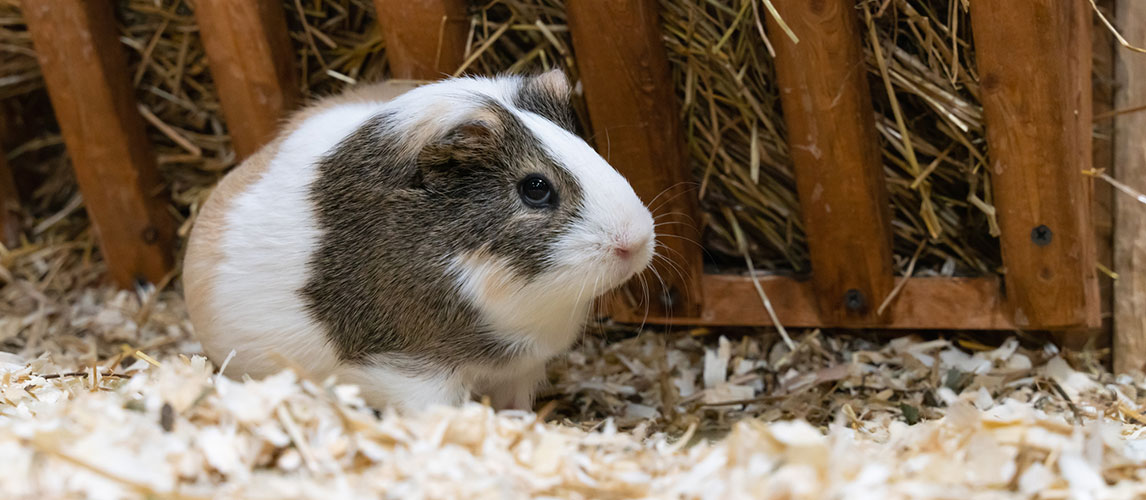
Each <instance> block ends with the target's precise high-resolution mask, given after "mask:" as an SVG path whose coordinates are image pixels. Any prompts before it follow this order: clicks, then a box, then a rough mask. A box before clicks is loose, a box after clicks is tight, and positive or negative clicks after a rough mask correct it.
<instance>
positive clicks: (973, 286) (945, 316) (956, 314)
mask: <svg viewBox="0 0 1146 500" xmlns="http://www.w3.org/2000/svg"><path fill="white" fill-rule="evenodd" d="M759 279H760V285H761V288H763V289H764V292H765V294H767V295H768V299H769V300H770V301H771V302H772V305H773V307H775V309H776V315H777V317H778V318H779V319H780V323H781V324H783V325H784V326H787V327H797V328H831V327H854V326H857V323H856V321H854V320H848V319H846V318H845V319H844V321H841V320H840V318H837V317H832V316H825V315H822V314H821V312H820V308H819V305H818V300H817V295H818V293H817V292H816V289H815V286H814V285H813V284H812V282H811V281H807V280H800V279H796V278H791V277H786V276H761V277H760V278H759ZM901 279H902V278H901ZM1000 289H1001V286H1000V283H999V280H998V279H997V278H990V277H985V278H910V279H908V282H907V283H905V284H904V286H903V288H902V289H901V290H900V292H899V295H898V298H899V300H896V301H894V302H892V303H891V305H890V306H889V309H890V312H889V314H887V318H888V319H887V320H886V321H881V320H876V319H872V320H870V322H868V323H863V322H860V323H858V326H863V327H877V328H890V329H919V330H948V329H961V330H1009V329H1013V328H1014V327H1015V325H1014V323H1013V322H1012V321H1011V315H1010V314H1009V313H1008V312H1007V311H1006V309H1005V308H1004V306H1003V298H1002V296H1001V295H1000V293H999V290H1000ZM701 291H702V293H703V294H704V297H705V302H704V305H705V307H704V312H703V314H702V315H701V316H700V317H699V318H676V317H665V316H658V315H656V314H650V315H649V316H648V317H646V316H645V315H644V311H643V310H636V311H634V310H633V309H632V308H631V307H629V305H628V304H626V303H624V302H623V300H624V299H621V298H617V299H615V300H614V301H613V302H612V303H611V304H609V306H610V307H608V308H607V309H606V314H608V315H610V316H611V317H612V318H613V319H614V320H616V321H619V322H622V323H634V322H635V323H639V322H648V323H652V324H668V325H697V326H769V325H772V324H773V323H772V320H771V318H770V317H769V316H768V313H767V311H766V310H765V309H764V306H763V305H762V303H761V301H760V297H759V295H758V294H757V292H756V288H755V286H754V285H753V283H752V279H751V278H748V277H744V276H734V275H721V274H706V275H704V276H703V277H702V278H701Z"/></svg>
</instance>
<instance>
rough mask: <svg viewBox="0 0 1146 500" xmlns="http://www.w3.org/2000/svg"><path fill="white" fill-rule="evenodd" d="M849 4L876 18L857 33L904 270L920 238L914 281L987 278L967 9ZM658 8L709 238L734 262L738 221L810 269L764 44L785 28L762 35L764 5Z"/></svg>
mask: <svg viewBox="0 0 1146 500" xmlns="http://www.w3.org/2000/svg"><path fill="white" fill-rule="evenodd" d="M857 4H858V7H857V8H858V9H859V10H860V11H864V10H866V11H868V13H869V15H870V17H871V19H870V21H869V23H867V24H866V26H864V27H863V30H862V31H863V34H864V36H865V46H864V49H865V54H866V55H867V62H868V70H869V72H870V74H871V78H870V80H871V88H872V94H873V98H874V99H875V104H876V109H877V129H878V131H879V134H880V136H881V149H882V152H883V159H884V171H885V174H886V176H887V180H888V187H889V189H890V193H891V201H892V204H893V207H894V209H893V216H894V230H895V251H896V255H897V259H898V261H899V262H898V263H899V266H900V271H901V272H902V269H903V267H905V266H906V263H907V260H908V259H907V257H910V256H911V255H913V254H914V253H915V252H916V249H917V248H919V247H920V246H921V245H924V242H925V241H926V246H925V248H924V249H923V250H922V253H921V257H920V258H919V263H918V266H917V267H918V268H920V269H922V270H923V271H924V272H923V273H921V274H932V273H935V272H939V273H941V274H947V275H950V274H954V273H959V274H966V273H989V272H993V271H994V270H995V267H997V265H998V262H999V256H998V243H997V241H995V240H994V238H992V237H991V232H993V231H994V229H993V228H994V226H993V224H994V222H993V220H994V209H993V207H992V206H991V205H990V194H989V193H990V192H989V185H988V182H989V177H988V175H987V172H986V170H985V169H984V168H983V163H984V158H985V155H986V152H985V144H984V140H983V127H982V116H981V114H982V111H981V108H980V106H979V104H978V98H977V89H978V83H977V77H976V76H975V66H974V60H973V59H972V57H973V51H972V50H970V30H969V26H968V19H967V17H968V16H967V13H966V10H965V9H966V5H965V3H961V2H947V1H944V0H938V1H937V0H895V1H890V2H880V3H871V2H866V1H860V2H857ZM661 6H662V12H664V23H665V33H666V42H667V47H668V49H669V54H670V60H671V62H672V65H673V70H674V77H675V80H676V86H677V89H678V93H679V94H680V95H681V102H682V104H683V108H684V109H683V115H684V118H685V120H686V126H687V131H688V140H689V148H690V152H691V154H692V158H693V164H694V165H695V171H696V177H697V178H698V179H700V187H699V190H700V197H701V200H702V203H703V204H704V206H705V207H706V210H707V213H708V215H709V219H708V224H709V226H708V227H709V229H710V230H711V233H710V234H709V237H708V238H707V239H706V244H708V245H709V246H710V247H712V248H714V249H717V250H719V251H720V252H721V253H723V254H725V255H728V256H737V255H738V254H739V252H738V251H737V250H736V249H737V248H738V245H737V241H736V238H735V236H734V233H733V229H732V226H731V221H729V220H728V217H735V218H736V223H737V225H738V226H739V227H741V228H744V231H745V232H746V234H747V236H748V239H749V241H750V252H751V253H752V254H753V257H754V260H756V261H757V262H762V263H764V264H765V265H768V266H769V267H773V268H780V269H796V270H803V271H806V270H808V267H807V266H808V257H807V247H806V242H805V240H804V233H803V229H802V224H801V221H800V218H799V203H798V200H797V198H796V194H795V183H794V180H793V177H792V165H791V159H790V158H789V156H788V146H787V143H786V140H785V126H784V123H783V119H782V114H781V110H780V105H779V89H778V88H777V87H776V85H775V83H774V82H775V76H774V71H775V70H774V68H773V65H772V55H771V54H770V43H771V42H770V41H769V38H772V37H777V36H784V34H783V33H766V31H765V28H764V24H765V23H764V19H765V16H766V15H767V11H766V10H765V9H764V8H763V6H762V5H759V2H752V1H748V0H741V1H736V2H730V3H718V2H706V1H701V0H695V1H694V0H684V1H678V0H663V1H662V2H661ZM876 9H878V10H876ZM857 15H858V14H857ZM861 17H862V16H861ZM873 39H875V40H878V44H873V43H872V40H873ZM877 53H878V54H879V58H877V57H876V54H877ZM885 82H890V84H891V88H892V89H893V90H894V99H895V101H894V102H895V103H896V105H897V106H892V102H893V101H892V97H890V95H889V93H888V92H887V90H886V89H885V86H884V83H885ZM897 115H898V117H902V119H903V122H902V123H903V125H900V124H899V123H897V120H896V118H897ZM727 208H732V210H727Z"/></svg>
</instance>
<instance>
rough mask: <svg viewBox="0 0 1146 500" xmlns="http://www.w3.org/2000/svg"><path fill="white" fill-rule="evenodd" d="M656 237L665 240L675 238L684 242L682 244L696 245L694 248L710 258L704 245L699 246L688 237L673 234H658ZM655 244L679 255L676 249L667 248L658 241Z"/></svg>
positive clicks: (697, 242) (698, 243)
mask: <svg viewBox="0 0 1146 500" xmlns="http://www.w3.org/2000/svg"><path fill="white" fill-rule="evenodd" d="M657 236H662V237H665V238H676V239H678V240H681V241H684V242H686V243H690V244H693V245H696V247H697V248H699V249H700V250H701V251H702V252H704V253H705V255H708V256H709V257H711V256H712V254H711V253H709V252H708V249H707V248H704V245H701V244H700V242H699V241H696V240H694V239H692V238H689V237H687V236H679V235H675V234H658V235H657ZM657 244H658V245H662V246H664V247H665V248H668V249H670V250H672V251H674V252H677V253H678V254H679V253H680V251H679V250H677V249H675V248H672V247H670V246H667V245H665V244H664V243H663V242H659V241H658V242H657Z"/></svg>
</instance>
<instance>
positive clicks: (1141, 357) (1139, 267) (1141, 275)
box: [1114, 1, 1146, 373]
mask: <svg viewBox="0 0 1146 500" xmlns="http://www.w3.org/2000/svg"><path fill="white" fill-rule="evenodd" d="M1117 9H1118V14H1117V20H1118V21H1117V22H1118V27H1119V29H1121V30H1122V35H1123V36H1124V37H1125V38H1126V39H1128V40H1131V41H1133V43H1136V44H1138V45H1142V44H1143V43H1146V2H1135V1H1119V2H1117ZM1117 57H1118V69H1117V71H1118V76H1117V80H1118V84H1117V86H1116V88H1117V92H1116V95H1115V108H1116V109H1125V108H1132V107H1135V106H1142V105H1146V84H1143V82H1146V55H1143V54H1139V53H1135V52H1131V51H1128V50H1122V49H1120V50H1119V51H1118V53H1117ZM1143 138H1146V113H1141V112H1139V113H1126V114H1122V115H1119V116H1118V117H1117V118H1116V119H1115V124H1114V149H1115V151H1114V158H1115V162H1116V163H1115V167H1114V172H1115V174H1116V176H1117V178H1118V180H1119V181H1121V182H1123V183H1125V184H1126V185H1128V186H1130V187H1131V188H1133V189H1135V190H1137V191H1138V192H1140V193H1146V147H1144V144H1146V143H1144V142H1143ZM1114 201H1115V205H1114V210H1115V219H1114V221H1115V229H1114V236H1115V237H1114V270H1115V271H1116V272H1117V273H1118V281H1116V282H1115V284H1114V286H1115V290H1114V297H1115V299H1114V304H1115V305H1114V370H1115V373H1126V372H1128V371H1130V370H1143V371H1146V205H1143V204H1142V203H1140V202H1139V201H1138V200H1136V199H1134V198H1133V197H1131V196H1126V195H1124V194H1118V195H1117V198H1115V200H1114Z"/></svg>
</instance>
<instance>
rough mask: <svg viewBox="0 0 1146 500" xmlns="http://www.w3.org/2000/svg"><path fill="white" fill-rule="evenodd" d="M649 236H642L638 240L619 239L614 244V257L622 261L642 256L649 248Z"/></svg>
mask: <svg viewBox="0 0 1146 500" xmlns="http://www.w3.org/2000/svg"><path fill="white" fill-rule="evenodd" d="M649 240H650V237H649V236H640V237H636V238H624V237H622V238H618V239H617V241H615V242H613V255H615V256H617V258H619V259H622V260H628V259H631V258H633V256H634V255H637V254H640V253H641V252H642V251H643V250H645V249H646V248H648V246H649Z"/></svg>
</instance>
